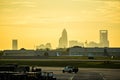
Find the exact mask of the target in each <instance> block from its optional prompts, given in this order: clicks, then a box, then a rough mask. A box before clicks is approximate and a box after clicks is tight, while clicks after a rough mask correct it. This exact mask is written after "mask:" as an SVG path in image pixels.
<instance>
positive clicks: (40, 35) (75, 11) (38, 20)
mask: <svg viewBox="0 0 120 80" xmlns="http://www.w3.org/2000/svg"><path fill="white" fill-rule="evenodd" d="M64 28H65V29H66V30H67V34H68V40H77V41H80V42H85V41H86V40H87V41H88V42H90V41H95V42H97V43H99V30H108V39H109V42H110V47H120V0H0V50H5V49H11V48H12V39H17V40H18V47H19V49H20V48H26V49H35V46H37V45H40V44H46V43H51V44H52V48H56V47H58V42H59V38H60V37H61V33H62V30H63V29H64Z"/></svg>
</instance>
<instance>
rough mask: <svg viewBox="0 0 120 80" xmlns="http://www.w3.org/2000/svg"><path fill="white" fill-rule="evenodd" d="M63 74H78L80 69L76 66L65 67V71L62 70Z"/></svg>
mask: <svg viewBox="0 0 120 80" xmlns="http://www.w3.org/2000/svg"><path fill="white" fill-rule="evenodd" d="M62 72H63V73H65V72H68V73H72V72H74V73H77V72H78V67H74V66H65V67H64V69H63V70H62Z"/></svg>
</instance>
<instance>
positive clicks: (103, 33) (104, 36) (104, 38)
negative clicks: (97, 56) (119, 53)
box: [100, 30, 109, 47]
mask: <svg viewBox="0 0 120 80" xmlns="http://www.w3.org/2000/svg"><path fill="white" fill-rule="evenodd" d="M100 46H101V47H109V41H108V31H107V30H100Z"/></svg>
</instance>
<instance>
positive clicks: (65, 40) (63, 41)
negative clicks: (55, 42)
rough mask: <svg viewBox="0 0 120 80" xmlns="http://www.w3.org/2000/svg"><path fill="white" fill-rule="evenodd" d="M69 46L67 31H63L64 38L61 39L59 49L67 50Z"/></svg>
mask: <svg viewBox="0 0 120 80" xmlns="http://www.w3.org/2000/svg"><path fill="white" fill-rule="evenodd" d="M67 46H68V38H67V31H66V29H64V30H63V32H62V36H61V37H60V39H59V46H58V47H59V48H67Z"/></svg>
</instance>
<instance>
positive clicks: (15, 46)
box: [12, 39, 18, 50]
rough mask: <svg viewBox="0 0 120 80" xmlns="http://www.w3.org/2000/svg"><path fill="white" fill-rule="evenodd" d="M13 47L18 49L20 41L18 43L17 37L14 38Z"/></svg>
mask: <svg viewBox="0 0 120 80" xmlns="http://www.w3.org/2000/svg"><path fill="white" fill-rule="evenodd" d="M12 49H13V50H17V49H18V43H17V40H16V39H14V40H12Z"/></svg>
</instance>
